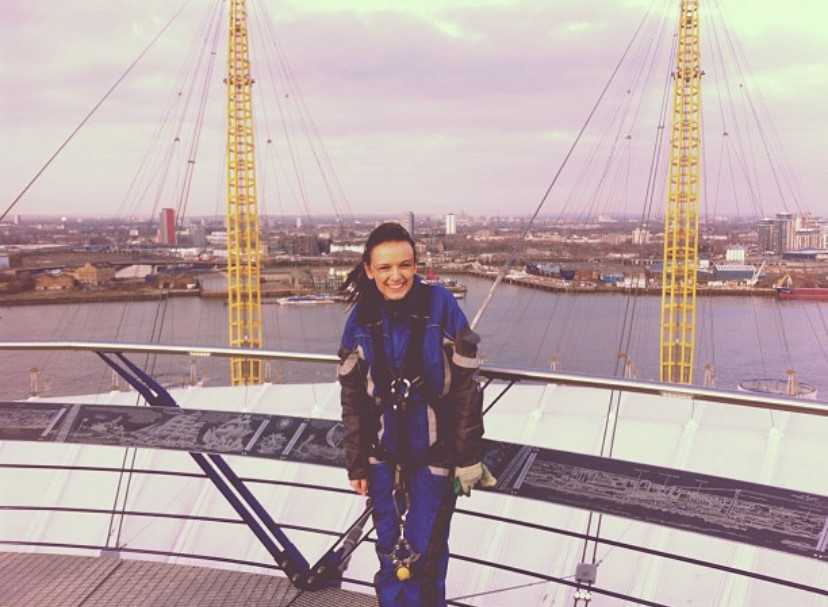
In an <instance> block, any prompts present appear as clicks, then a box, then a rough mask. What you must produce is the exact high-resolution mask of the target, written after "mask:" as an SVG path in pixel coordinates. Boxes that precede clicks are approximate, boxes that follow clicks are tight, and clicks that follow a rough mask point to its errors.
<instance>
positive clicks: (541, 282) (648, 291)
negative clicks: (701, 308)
mask: <svg viewBox="0 0 828 607" xmlns="http://www.w3.org/2000/svg"><path fill="white" fill-rule="evenodd" d="M450 273H451V274H459V275H467V276H475V277H477V278H485V279H487V280H491V281H494V279H495V276H494V275H492V274H487V273H485V272H477V271H474V270H465V271H457V270H452V271H451V272H450ZM446 274H449V272H446ZM503 282H505V283H506V284H510V285H515V286H517V287H525V288H528V289H539V290H541V291H549V292H554V293H573V294H586V293H588V294H595V295H613V294H614V295H619V294H628V293H635V294H637V295H659V296H660V295H661V287H643V288H629V287H626V288H625V287H616V286H612V285H604V284H596V285H589V286H586V285H574V284H570V285H569V286H563V285H561V284H560V282H561V281H560V279H554V278H544V277H543V276H530V277H527V278H508V277H507V278H504V279H503ZM696 295H698V296H700V297H706V296H707V297H734V296H736V297H776V289H759V288H750V287H738V288H737V287H704V286H699V287H698V288H697V290H696Z"/></svg>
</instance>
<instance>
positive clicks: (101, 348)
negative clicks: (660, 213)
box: [0, 341, 828, 417]
mask: <svg viewBox="0 0 828 607" xmlns="http://www.w3.org/2000/svg"><path fill="white" fill-rule="evenodd" d="M17 350H29V351H44V350H66V351H76V352H77V351H82V352H120V353H131V354H166V355H173V356H192V357H198V358H208V357H217V358H257V359H261V360H282V361H293V362H307V363H322V364H335V363H338V362H339V358H338V357H337V356H335V355H332V354H312V353H306V352H285V351H279V350H253V349H250V348H227V347H213V346H188V345H182V346H172V345H162V344H133V343H118V342H85V341H63V342H62V341H6V342H0V352H2V351H17ZM480 374H481V375H482V376H484V377H487V378H490V379H496V380H504V381H527V382H537V383H546V384H560V385H565V386H574V387H581V388H599V389H603V390H619V391H621V392H630V393H634V394H647V395H653V396H666V397H673V398H678V399H682V400H693V401H698V402H709V403H716V404H722V405H735V406H741V407H749V408H754V409H764V410H774V411H785V412H788V413H802V414H805V415H816V416H820V417H828V402H822V401H810V402H805V401H801V400H797V399H794V398H791V397H785V396H765V395H762V394H754V393H752V392H737V391H735V390H714V389H710V388H700V387H697V386H686V385H678V384H664V383H659V382H648V381H640V380H632V379H620V378H614V377H600V376H596V375H586V374H580V373H558V372H552V371H542V370H533V369H516V368H509V367H498V366H489V365H483V366H481V368H480Z"/></svg>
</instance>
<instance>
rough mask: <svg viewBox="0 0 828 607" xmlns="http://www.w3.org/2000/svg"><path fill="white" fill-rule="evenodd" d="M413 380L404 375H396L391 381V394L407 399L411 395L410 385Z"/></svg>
mask: <svg viewBox="0 0 828 607" xmlns="http://www.w3.org/2000/svg"><path fill="white" fill-rule="evenodd" d="M413 385H414V384H413V382H412V381H411V380H410V379H407V378H405V377H397V378H396V379H394V380H392V381H391V386H390V388H391V395H392V396H395V397H397V398H399V399H401V400H408V397H409V396H411V387H412V386H413Z"/></svg>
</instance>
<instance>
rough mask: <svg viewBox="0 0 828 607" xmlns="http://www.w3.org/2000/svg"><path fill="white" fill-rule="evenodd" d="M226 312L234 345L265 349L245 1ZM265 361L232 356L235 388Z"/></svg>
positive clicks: (235, 17) (231, 163)
mask: <svg viewBox="0 0 828 607" xmlns="http://www.w3.org/2000/svg"><path fill="white" fill-rule="evenodd" d="M225 82H226V84H227V313H228V323H227V324H228V331H229V338H230V346H235V347H241V348H261V347H262V299H261V290H260V280H259V273H260V269H259V268H260V255H261V252H260V246H259V210H258V205H257V202H256V165H255V158H254V149H255V148H254V144H253V104H252V99H251V97H252V87H253V79H252V78H251V77H250V52H249V45H248V37H247V9H246V7H245V0H230V36H229V44H228V52H227V80H226V81H225ZM261 367H262V363H261V361H260V360H253V359H247V360H245V359H241V358H233V359H231V361H230V379H231V383H232V385H234V386H236V385H239V384H258V383H261V381H262V368H261Z"/></svg>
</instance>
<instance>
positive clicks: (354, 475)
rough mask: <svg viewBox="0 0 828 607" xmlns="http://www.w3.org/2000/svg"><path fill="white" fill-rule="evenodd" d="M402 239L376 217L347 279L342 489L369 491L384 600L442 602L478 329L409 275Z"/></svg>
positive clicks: (410, 605) (465, 483)
mask: <svg viewBox="0 0 828 607" xmlns="http://www.w3.org/2000/svg"><path fill="white" fill-rule="evenodd" d="M416 266H417V260H416V254H415V247H414V241H413V239H412V238H411V235H410V234H409V233H408V232H407V231H406V230H405V228H403V227H402V226H400V225H399V224H396V223H384V224H382V225H380V226H378V227H377V228H376V229H374V231H373V232H371V234H370V236H369V237H368V240H367V242H366V243H365V250H364V252H363V259H362V262H361V263H359V264H358V265H357V266H356V267H355V268H354V270H353V271H352V272H351V274H350V275H349V277H348V281H347V282H346V286H345V288H346V292H347V293H348V295H349V300H350V301H351V302H352V303H353V304H354V306H353V309H352V311H351V314H350V315H349V317H348V320H347V322H346V325H345V331H344V333H343V336H342V345H341V348H340V351H339V356H340V360H341V363H340V365H339V369H338V376H339V381H340V384H341V385H342V390H341V399H342V422H343V426H344V428H345V437H344V440H343V446H344V448H345V461H346V466H347V468H348V479H349V480H350V483H351V487H352V488H353V489H354V491H356V492H357V493H359V494H360V495H367V496H370V497H371V500H372V503H373V516H374V525H375V527H376V530H377V555H378V556H379V561H380V570H379V572H378V573H377V575H376V576H375V578H374V582H375V586H376V591H377V596H378V598H379V603H380V605H382V606H383V607H415V606H420V605H423V606H425V605H428V606H429V607H432V606H433V607H443V606H444V605H446V600H445V581H446V571H447V567H448V532H449V524H450V521H451V516H452V513H453V512H454V503H455V498H456V495H457V494H459V493H463V494H465V495H468V494H469V493H470V492H471V489H472V487H474V486H475V485H476V484H478V483H482V484H484V485H485V484H491V483H492V482H493V479H492V478H491V477H490V475H487V474H486V469H485V467H484V466H483V465H482V464H481V461H480V460H481V449H482V440H481V439H482V436H483V420H482V411H481V408H482V407H481V405H482V393H481V390H480V389H479V387H478V384H477V381H476V379H475V376H476V373H477V368H478V367H479V360H478V358H477V341H478V339H477V336H476V335H475V334H474V333H473V332H472V331H471V329H470V328H469V323H468V321H467V320H466V317H465V315H464V314H463V312H462V311H461V310H460V308H459V306H458V305H457V302H456V301H455V299H454V296H453V295H452V294H451V293H450V292H449V291H447V290H446V289H445V288H444V287H442V286H440V285H428V284H426V283H424V282H423V281H422V280H420V278H419V277H418V276H417V275H416V273H415V271H416Z"/></svg>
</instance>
